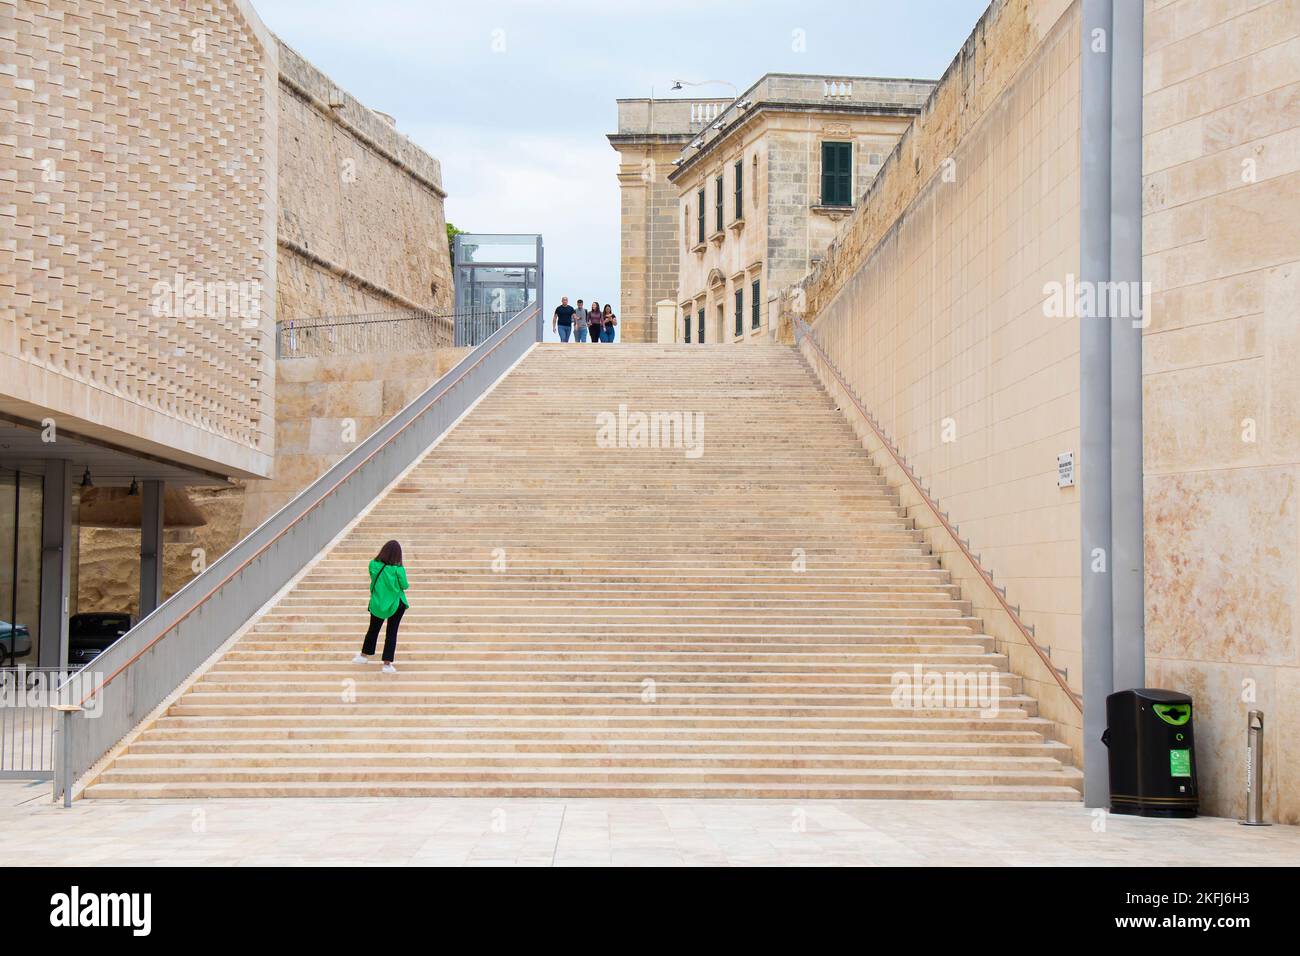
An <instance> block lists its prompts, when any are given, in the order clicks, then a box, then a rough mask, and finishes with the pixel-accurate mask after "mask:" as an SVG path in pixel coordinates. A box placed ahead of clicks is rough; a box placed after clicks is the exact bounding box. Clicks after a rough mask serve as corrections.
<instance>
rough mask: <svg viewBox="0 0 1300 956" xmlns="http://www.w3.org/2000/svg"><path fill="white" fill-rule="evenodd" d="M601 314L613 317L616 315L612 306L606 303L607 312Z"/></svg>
mask: <svg viewBox="0 0 1300 956" xmlns="http://www.w3.org/2000/svg"><path fill="white" fill-rule="evenodd" d="M601 314H602V315H613V314H614V307H613V306H612V305H610V304H609V303H608V302H606V303H605V311H604V312H602V313H601Z"/></svg>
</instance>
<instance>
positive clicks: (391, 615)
mask: <svg viewBox="0 0 1300 956" xmlns="http://www.w3.org/2000/svg"><path fill="white" fill-rule="evenodd" d="M410 586H411V584H410V582H409V581H407V580H406V568H404V567H403V566H402V546H401V545H400V544H398V543H397V542H396V541H389V542H386V543H385V544H384V546H383V547H382V548H380V549H379V553H378V554H377V555H375V556H374V557H373V558H372V559H371V560H370V629H369V630H368V631H366V639H365V640H364V641H363V642H362V644H361V653H360V654H358V655H357V656H356V657H354V658H352V663H353V664H368V663H370V658H371V657H373V656H374V653H375V642H376V641H377V640H378V639H379V627H380V625H381V624H383V623H384V622H385V621H387V622H388V627H387V629H386V630H385V631H384V658H383V660H384V673H385V674H396V673H397V668H396V667H394V666H393V660H394V659H395V658H396V657H397V629H398V627H400V626H401V624H402V615H403V614H405V613H406V609H407V608H408V607H410V606H411V605H410V602H408V601H407V600H406V589H407V588H409V587H410Z"/></svg>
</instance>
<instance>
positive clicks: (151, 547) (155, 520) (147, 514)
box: [140, 481, 164, 619]
mask: <svg viewBox="0 0 1300 956" xmlns="http://www.w3.org/2000/svg"><path fill="white" fill-rule="evenodd" d="M140 486H141V488H142V489H143V491H142V494H143V496H144V498H143V500H142V501H141V510H140V618H141V619H143V618H144V617H145V616H146V615H148V614H149V612H150V611H152V610H153V609H154V608H156V607H157V606H158V605H159V604H161V603H162V591H163V487H164V483H163V482H161V481H142V482H140Z"/></svg>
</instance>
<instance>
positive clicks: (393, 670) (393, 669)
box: [384, 664, 397, 674]
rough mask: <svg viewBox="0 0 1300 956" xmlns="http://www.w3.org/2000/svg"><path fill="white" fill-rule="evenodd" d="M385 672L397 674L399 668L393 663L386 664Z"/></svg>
mask: <svg viewBox="0 0 1300 956" xmlns="http://www.w3.org/2000/svg"><path fill="white" fill-rule="evenodd" d="M384 673H385V674H396V673H397V668H396V667H394V666H393V665H392V664H384Z"/></svg>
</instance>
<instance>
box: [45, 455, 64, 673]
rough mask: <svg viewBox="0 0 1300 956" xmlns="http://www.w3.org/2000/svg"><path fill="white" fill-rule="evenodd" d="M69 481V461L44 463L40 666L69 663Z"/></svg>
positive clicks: (50, 460)
mask: <svg viewBox="0 0 1300 956" xmlns="http://www.w3.org/2000/svg"><path fill="white" fill-rule="evenodd" d="M72 480H73V465H72V462H69V461H59V460H55V459H49V460H47V461H46V462H45V480H44V487H43V489H42V500H41V636H40V647H39V649H38V651H37V653H38V657H37V661H38V663H39V664H40V665H41V666H42V667H56V666H57V667H60V668H64V667H67V666H68V608H69V606H70V604H71V595H70V593H69V590H70V588H71V579H72Z"/></svg>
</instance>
